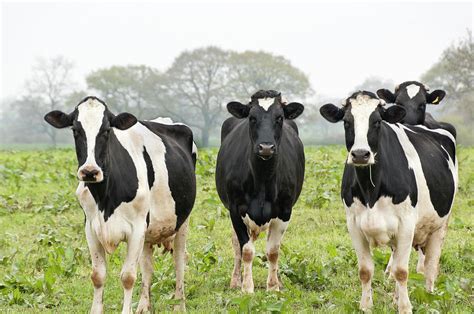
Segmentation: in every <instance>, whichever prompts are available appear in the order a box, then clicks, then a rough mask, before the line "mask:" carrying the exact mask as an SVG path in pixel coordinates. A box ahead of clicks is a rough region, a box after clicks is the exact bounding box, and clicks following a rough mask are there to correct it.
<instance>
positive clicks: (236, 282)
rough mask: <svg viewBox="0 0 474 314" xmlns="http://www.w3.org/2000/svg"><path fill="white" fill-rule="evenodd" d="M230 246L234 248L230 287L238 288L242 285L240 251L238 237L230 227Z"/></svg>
mask: <svg viewBox="0 0 474 314" xmlns="http://www.w3.org/2000/svg"><path fill="white" fill-rule="evenodd" d="M232 247H233V248H234V270H233V271H232V279H231V280H230V287H231V288H239V287H241V286H242V272H241V265H242V251H241V250H240V244H239V239H237V234H236V233H235V231H234V230H233V229H232Z"/></svg>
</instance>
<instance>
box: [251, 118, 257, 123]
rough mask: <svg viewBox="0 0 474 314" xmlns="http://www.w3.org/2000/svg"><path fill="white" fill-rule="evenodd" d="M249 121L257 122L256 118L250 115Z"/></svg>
mask: <svg viewBox="0 0 474 314" xmlns="http://www.w3.org/2000/svg"><path fill="white" fill-rule="evenodd" d="M249 121H250V123H256V122H257V118H255V117H250V118H249Z"/></svg>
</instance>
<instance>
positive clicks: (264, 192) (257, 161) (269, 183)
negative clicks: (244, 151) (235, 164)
mask: <svg viewBox="0 0 474 314" xmlns="http://www.w3.org/2000/svg"><path fill="white" fill-rule="evenodd" d="M277 165H278V155H274V156H273V157H272V158H271V159H270V160H262V159H261V158H260V157H258V156H256V155H255V154H252V156H251V157H250V168H251V169H252V175H253V183H254V187H255V191H256V192H257V195H258V198H259V199H261V201H262V202H263V201H264V200H265V199H266V200H272V199H273V198H274V197H275V195H274V194H275V193H274V191H276V173H277V172H276V169H277Z"/></svg>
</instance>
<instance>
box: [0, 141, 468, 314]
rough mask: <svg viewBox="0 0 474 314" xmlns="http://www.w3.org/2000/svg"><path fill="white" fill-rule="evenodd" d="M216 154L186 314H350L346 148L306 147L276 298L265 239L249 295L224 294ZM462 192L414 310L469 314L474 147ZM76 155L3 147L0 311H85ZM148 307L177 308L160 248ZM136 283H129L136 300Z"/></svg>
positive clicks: (413, 289)
mask: <svg viewBox="0 0 474 314" xmlns="http://www.w3.org/2000/svg"><path fill="white" fill-rule="evenodd" d="M216 153H217V150H216V149H209V150H201V151H200V152H199V161H198V165H197V175H198V180H197V181H198V194H197V195H198V198H197V200H196V205H195V207H194V210H193V212H192V214H191V220H190V233H189V239H188V252H189V262H188V267H187V271H186V274H185V278H186V297H187V300H186V305H187V310H188V311H189V312H201V313H209V312H226V311H227V312H249V311H252V312H280V311H281V312H303V311H304V312H324V313H326V312H336V313H340V312H354V311H357V309H358V301H359V298H360V292H361V289H360V284H359V280H358V276H357V266H356V263H357V261H356V257H355V252H354V250H353V248H352V245H351V242H350V238H349V236H348V232H347V229H346V225H345V215H344V210H343V208H342V204H341V201H340V198H339V189H340V181H341V174H342V169H343V161H344V158H345V150H344V148H343V147H341V146H323V147H309V148H307V149H306V158H307V162H306V169H307V172H306V179H305V184H304V187H303V192H302V194H301V197H300V199H299V201H298V203H297V204H296V206H295V208H294V209H293V215H292V218H291V222H290V225H289V228H288V231H287V233H286V235H285V238H284V240H283V247H282V254H281V259H280V270H281V271H280V274H281V279H282V281H283V285H284V288H283V290H282V292H272V293H267V292H266V291H265V284H266V274H267V262H266V260H265V254H264V245H265V238H264V235H261V236H260V239H259V241H257V246H256V258H255V260H254V281H255V291H256V292H255V294H254V295H252V296H249V295H243V294H242V293H241V292H240V291H236V290H231V289H230V288H229V283H230V275H231V271H232V265H233V264H232V263H233V257H232V254H233V251H232V245H231V237H230V235H231V224H230V219H229V215H228V213H227V210H226V209H225V208H224V207H223V206H222V204H221V203H220V201H219V198H218V196H217V194H216V191H215V186H214V169H215V161H216ZM459 160H460V165H459V169H460V171H459V173H460V187H459V192H458V194H457V197H456V201H455V206H454V210H453V214H452V216H451V221H450V225H449V231H448V235H447V239H446V244H445V247H444V250H443V254H442V257H441V275H440V277H439V279H438V281H437V283H436V290H435V292H434V293H433V294H429V293H427V292H425V290H424V283H423V277H422V276H421V275H418V274H415V273H414V269H415V261H416V255H417V254H416V253H415V252H413V254H412V258H411V263H410V264H411V267H410V270H411V273H410V277H409V291H410V297H411V300H412V303H413V307H414V311H416V312H418V313H437V312H460V313H471V312H472V311H473V308H474V296H473V290H474V289H473V288H474V287H473V286H474V241H473V240H474V237H473V224H474V214H473V213H474V212H473V210H472V207H473V206H474V148H462V147H461V148H459ZM76 169H77V162H76V159H75V154H74V151H73V150H72V149H57V150H38V151H31V150H29V151H5V150H4V151H0V179H1V182H2V184H1V185H0V230H2V236H1V237H0V311H1V312H6V311H8V312H38V311H46V312H55V313H58V312H62V313H66V312H82V313H84V312H87V311H88V310H89V307H90V304H91V301H92V291H93V288H92V283H91V281H90V271H91V268H90V258H89V252H88V250H87V245H86V240H85V235H84V230H83V226H84V214H83V212H82V210H81V208H80V207H79V205H78V203H77V201H76V199H75V197H74V191H75V188H76V185H77V180H76V178H75V172H76ZM124 248H125V246H124V245H122V246H121V247H120V249H119V250H117V251H116V252H115V253H114V254H113V255H111V256H109V258H108V276H107V282H106V287H105V296H104V300H105V311H106V312H117V311H119V310H120V309H121V302H122V288H121V284H120V280H119V272H120V266H121V263H122V256H123V254H124V251H125V250H124ZM155 258H156V259H155V265H154V269H155V270H154V276H153V286H152V298H153V304H154V309H155V311H160V312H162V311H170V310H172V308H173V299H172V296H173V291H174V270H173V263H172V258H171V256H170V255H169V254H167V255H162V254H161V252H155ZM388 259H389V250H388V249H377V250H376V251H375V252H374V260H375V265H376V272H375V280H374V282H373V291H374V303H375V307H374V312H375V313H386V312H391V313H395V306H394V305H393V303H392V293H393V289H394V288H393V287H394V283H393V282H392V281H390V280H388V279H386V278H385V277H384V275H383V270H384V269H385V266H386V264H387V262H388ZM139 288H140V280H138V281H137V283H136V284H135V290H134V304H133V306H134V307H135V308H136V306H137V303H138V292H139Z"/></svg>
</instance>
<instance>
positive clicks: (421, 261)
mask: <svg viewBox="0 0 474 314" xmlns="http://www.w3.org/2000/svg"><path fill="white" fill-rule="evenodd" d="M416 272H417V273H419V274H424V273H425V254H424V253H423V250H422V249H421V248H418V263H416Z"/></svg>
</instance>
